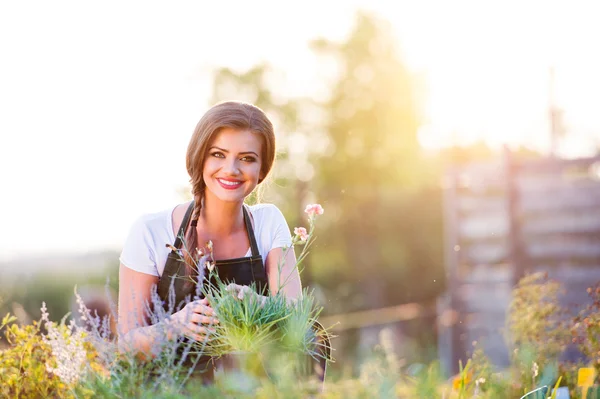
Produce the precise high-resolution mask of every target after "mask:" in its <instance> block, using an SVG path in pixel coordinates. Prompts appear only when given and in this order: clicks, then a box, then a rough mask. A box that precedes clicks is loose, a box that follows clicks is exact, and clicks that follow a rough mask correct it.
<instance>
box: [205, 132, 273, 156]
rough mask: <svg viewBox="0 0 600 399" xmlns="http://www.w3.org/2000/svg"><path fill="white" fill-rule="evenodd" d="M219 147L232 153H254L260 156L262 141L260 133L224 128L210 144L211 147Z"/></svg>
mask: <svg viewBox="0 0 600 399" xmlns="http://www.w3.org/2000/svg"><path fill="white" fill-rule="evenodd" d="M213 146H214V147H219V148H222V149H224V150H228V151H231V152H246V151H253V152H256V153H257V154H260V152H261V149H262V140H261V137H260V135H259V134H258V133H253V132H251V131H250V130H239V129H233V128H229V127H227V128H223V129H221V130H220V131H219V133H217V135H216V136H215V137H214V138H213V140H212V141H211V143H210V147H213Z"/></svg>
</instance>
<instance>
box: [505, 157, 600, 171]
mask: <svg viewBox="0 0 600 399" xmlns="http://www.w3.org/2000/svg"><path fill="white" fill-rule="evenodd" d="M595 162H600V156H595V157H591V158H577V159H555V158H543V159H532V160H527V161H520V162H518V163H517V164H518V168H519V171H520V172H521V173H552V174H556V173H560V172H562V171H564V170H566V169H569V168H587V167H589V166H591V165H592V164H594V163H595Z"/></svg>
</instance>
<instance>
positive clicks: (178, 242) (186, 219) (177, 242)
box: [173, 201, 195, 249]
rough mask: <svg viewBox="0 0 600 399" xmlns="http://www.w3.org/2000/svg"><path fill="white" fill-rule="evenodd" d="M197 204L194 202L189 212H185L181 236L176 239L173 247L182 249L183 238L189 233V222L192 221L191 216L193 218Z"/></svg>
mask: <svg viewBox="0 0 600 399" xmlns="http://www.w3.org/2000/svg"><path fill="white" fill-rule="evenodd" d="M194 204H195V202H194V201H192V203H191V204H190V206H189V207H188V209H187V211H185V215H184V216H183V220H182V221H181V226H180V227H179V234H177V237H175V242H174V243H173V246H174V247H175V248H177V249H179V248H180V247H181V236H183V237H185V233H186V232H187V228H188V222H189V221H190V216H192V212H193V210H194Z"/></svg>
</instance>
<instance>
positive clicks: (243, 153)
mask: <svg viewBox="0 0 600 399" xmlns="http://www.w3.org/2000/svg"><path fill="white" fill-rule="evenodd" d="M212 149H215V150H219V151H223V152H227V153H229V151H228V150H226V149H224V148H220V147H217V146H214V145H213V146H212V147H210V148H209V150H212ZM245 154H253V155H254V156H255V157H257V158H259V156H258V154H257V153H255V152H254V151H244V152H240V153H239V155H245Z"/></svg>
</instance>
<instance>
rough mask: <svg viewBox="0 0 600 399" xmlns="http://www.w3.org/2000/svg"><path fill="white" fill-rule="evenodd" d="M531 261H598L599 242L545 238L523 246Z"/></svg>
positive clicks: (599, 257) (599, 255)
mask: <svg viewBox="0 0 600 399" xmlns="http://www.w3.org/2000/svg"><path fill="white" fill-rule="evenodd" d="M525 250H526V251H527V255H528V257H529V258H531V259H536V258H537V259H539V258H541V259H548V258H552V259H590V258H592V259H593V258H597V259H598V260H599V261H600V242H599V241H598V240H590V239H564V238H563V239H560V238H559V239H555V238H545V239H542V240H536V241H530V242H527V243H526V245H525Z"/></svg>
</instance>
